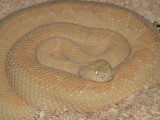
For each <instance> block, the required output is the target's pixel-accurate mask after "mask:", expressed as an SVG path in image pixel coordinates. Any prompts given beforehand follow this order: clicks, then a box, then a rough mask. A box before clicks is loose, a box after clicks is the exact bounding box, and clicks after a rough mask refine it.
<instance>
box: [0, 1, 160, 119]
mask: <svg viewBox="0 0 160 120" xmlns="http://www.w3.org/2000/svg"><path fill="white" fill-rule="evenodd" d="M50 50H51V51H50ZM97 59H105V60H107V61H108V62H109V63H110V64H111V66H112V67H113V68H114V70H115V76H114V79H113V80H111V81H108V82H93V81H89V80H86V79H84V78H81V77H79V76H78V75H77V71H78V67H79V65H83V64H85V63H87V62H90V61H95V60H97ZM61 68H64V69H61ZM93 74H94V73H93ZM159 76H160V35H159V33H158V31H157V30H156V29H155V28H153V27H152V25H150V23H149V22H148V21H147V20H145V19H144V18H143V17H141V16H139V15H137V14H136V13H134V12H132V11H130V10H128V9H124V8H121V7H119V6H116V5H112V4H107V3H97V2H80V1H61V2H48V3H43V4H40V5H37V6H33V7H29V8H26V9H23V10H19V11H17V12H14V13H12V14H11V15H9V16H7V17H5V18H3V19H2V20H1V21H0V83H1V84H0V118H1V119H3V120H10V119H12V120H22V119H23V120H25V119H26V120H27V119H28V120H30V119H33V115H34V114H35V110H39V109H44V108H46V107H47V109H48V110H50V111H62V110H64V109H67V110H76V111H80V112H90V111H93V110H97V109H101V108H103V107H105V106H106V105H110V104H113V103H118V102H119V101H120V100H123V99H124V98H126V97H128V96H129V95H130V94H131V93H133V92H135V91H138V90H141V89H142V88H144V87H145V86H148V87H153V86H155V85H156V84H158V83H159V82H160V77H159Z"/></svg>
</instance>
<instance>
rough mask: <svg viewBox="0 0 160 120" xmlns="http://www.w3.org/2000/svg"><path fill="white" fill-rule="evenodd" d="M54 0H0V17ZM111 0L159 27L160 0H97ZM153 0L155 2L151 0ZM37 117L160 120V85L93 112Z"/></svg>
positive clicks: (37, 116)
mask: <svg viewBox="0 0 160 120" xmlns="http://www.w3.org/2000/svg"><path fill="white" fill-rule="evenodd" d="M45 1H51V0H0V18H3V17H4V16H6V15H8V14H9V13H11V12H13V11H15V10H18V9H21V8H24V7H27V6H31V5H34V4H37V3H42V2H45ZM95 1H101V2H112V3H115V4H119V5H122V6H125V7H127V8H130V9H132V10H135V11H136V12H138V13H139V14H141V15H143V16H144V17H146V18H147V19H148V20H150V21H151V23H153V22H155V23H156V26H157V28H160V27H159V25H157V24H158V23H160V0H134V1H133V0H95ZM151 1H152V2H151ZM35 120H160V86H157V87H155V88H152V89H147V88H146V89H145V90H143V91H140V92H139V93H135V94H134V95H132V96H130V97H129V98H128V99H126V100H124V101H122V102H121V103H119V104H118V105H112V106H109V107H106V108H104V109H103V110H101V111H96V112H94V113H77V112H68V111H65V112H63V113H50V112H48V111H46V110H42V111H37V113H36V114H35Z"/></svg>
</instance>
